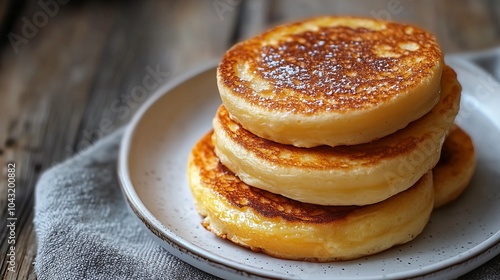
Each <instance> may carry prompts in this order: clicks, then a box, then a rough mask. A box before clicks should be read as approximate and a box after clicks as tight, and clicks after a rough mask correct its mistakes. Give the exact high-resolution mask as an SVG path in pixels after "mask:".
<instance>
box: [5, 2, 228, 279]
mask: <svg viewBox="0 0 500 280" xmlns="http://www.w3.org/2000/svg"><path fill="white" fill-rule="evenodd" d="M39 9H40V8H39V7H38V6H37V5H36V3H34V2H33V3H31V4H30V5H28V6H27V7H26V9H25V10H24V11H23V12H22V13H21V17H26V18H30V17H31V16H32V14H33V13H36V12H37V11H39ZM236 15H237V13H234V12H233V13H226V14H224V17H223V18H222V19H220V17H219V16H218V14H217V12H216V10H215V8H214V7H213V6H212V3H211V2H205V3H203V4H202V3H199V2H198V1H169V2H167V1H162V2H160V1H145V2H142V1H141V2H134V3H132V2H131V3H128V4H127V5H122V4H121V3H113V2H111V3H102V2H94V1H91V2H81V3H75V4H73V5H71V3H70V4H69V5H67V6H61V7H60V10H59V11H58V13H57V14H56V15H54V17H50V19H49V21H48V22H47V23H46V24H44V25H43V26H41V27H40V28H38V30H37V32H36V35H35V36H33V37H32V38H29V40H28V42H27V43H22V44H19V46H18V47H19V48H18V52H17V54H16V53H15V52H14V49H13V48H12V46H9V45H7V46H4V47H3V48H2V49H1V52H0V58H1V60H0V85H1V88H2V90H1V92H0V101H1V102H0V117H1V118H0V120H1V121H0V164H1V165H2V168H3V167H4V166H5V163H6V162H11V161H12V162H16V165H17V177H18V182H19V183H18V187H17V189H16V191H17V196H16V215H18V221H17V230H16V241H17V247H16V258H17V267H16V272H15V273H11V272H8V271H6V268H7V264H6V259H5V256H6V252H7V242H5V241H6V236H7V235H6V234H7V229H6V227H5V224H4V222H5V221H6V219H5V217H6V212H5V210H6V208H5V207H2V209H1V210H0V211H2V212H1V214H2V215H1V224H2V227H1V229H0V233H1V235H0V236H1V237H0V241H1V246H0V256H1V269H0V276H2V278H7V279H16V278H17V279H26V278H29V279H35V278H36V276H35V274H34V271H33V266H32V263H33V261H34V257H35V254H36V238H35V234H34V231H33V224H32V218H33V201H34V197H33V190H34V185H35V183H36V181H37V179H38V177H39V174H40V173H41V172H42V171H43V170H45V169H46V168H48V167H50V166H51V165H53V164H54V163H56V162H60V161H62V160H64V159H65V158H67V157H69V156H71V155H73V154H74V153H76V152H79V151H80V150H81V149H83V148H84V147H86V146H88V145H89V144H90V143H91V142H93V141H94V140H96V138H100V137H103V136H104V135H106V134H109V133H111V132H112V131H113V130H114V129H116V128H117V127H119V126H120V125H123V124H124V123H126V122H128V120H129V119H130V117H131V116H132V114H133V112H134V111H135V110H136V109H137V107H138V106H139V105H140V103H142V102H143V101H144V100H145V98H140V100H138V101H136V100H133V101H134V102H135V103H134V104H133V105H130V113H128V114H126V115H123V114H120V113H122V112H121V111H118V110H113V107H112V104H113V102H114V101H117V100H118V101H120V100H119V99H120V98H121V97H124V98H127V97H129V98H130V94H131V91H132V90H133V89H134V87H136V86H140V85H142V83H143V78H144V76H145V75H147V74H150V72H151V71H156V69H157V67H158V69H159V71H160V72H163V71H166V72H167V73H168V75H166V76H165V79H163V80H161V81H160V82H167V81H168V80H169V79H170V78H172V77H174V76H176V75H179V74H181V73H182V72H183V71H186V70H187V69H190V68H192V67H194V66H196V65H198V64H199V63H201V62H202V61H203V60H210V59H212V58H215V57H218V56H220V55H221V54H222V53H223V52H224V50H225V49H226V48H227V47H228V46H229V45H230V39H229V38H230V37H231V34H232V32H231V30H232V26H231V24H232V23H233V20H234V18H235V17H236ZM22 28H23V22H22V21H21V20H19V22H18V23H17V24H16V26H15V27H14V29H13V32H16V33H17V34H20V35H23V29H22ZM186 32H187V33H186ZM151 69H152V70H151ZM157 74H158V73H157ZM160 78H163V77H162V76H161V75H160ZM153 81H155V80H153ZM152 90H154V89H152ZM148 96H149V95H148ZM120 102H121V101H120ZM129 104H130V103H129ZM102 120H110V121H111V122H112V123H111V125H110V126H109V127H106V129H101V127H102V125H101V123H102ZM96 129H98V130H96ZM89 134H90V136H89V137H87V135H89ZM92 134H93V135H94V136H92ZM85 137H87V138H88V139H87V138H85ZM5 182H6V178H5V176H4V174H3V175H2V181H1V182H0V190H1V194H2V196H1V198H0V205H2V206H3V205H5V202H6V195H4V194H5V193H6V192H5V191H6V184H4V183H5Z"/></svg>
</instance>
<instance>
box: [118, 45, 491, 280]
mask: <svg viewBox="0 0 500 280" xmlns="http://www.w3.org/2000/svg"><path fill="white" fill-rule="evenodd" d="M445 61H446V63H448V62H449V61H452V62H453V64H458V65H462V66H465V70H467V71H474V72H478V73H479V75H486V76H488V77H490V78H491V79H493V80H494V81H495V82H496V80H495V79H494V78H493V77H491V75H490V74H489V73H488V72H486V71H485V70H483V69H481V68H480V67H478V66H476V65H475V64H473V63H471V62H469V61H467V60H465V59H462V58H460V55H450V56H447V57H445ZM218 62H219V60H218V59H213V60H210V61H207V62H205V63H203V64H201V65H199V66H198V67H196V68H193V69H191V70H188V71H186V72H184V73H183V74H181V75H179V76H178V77H176V78H174V79H172V80H170V81H169V82H167V83H165V84H164V85H162V86H161V87H160V88H158V89H157V90H156V91H155V93H154V94H153V95H152V96H151V97H150V98H148V99H147V100H146V102H144V103H143V104H142V105H141V106H140V108H139V109H138V110H137V111H136V112H135V114H134V116H133V117H132V119H131V121H130V123H129V124H128V125H127V126H126V128H125V132H124V135H123V138H122V140H121V142H120V151H119V156H118V164H117V173H118V181H119V185H120V188H121V190H122V193H123V195H124V197H125V200H126V202H127V203H126V204H127V206H128V208H129V209H130V210H131V212H132V213H133V214H134V215H135V216H136V217H137V218H138V219H139V220H140V221H141V224H142V225H143V226H144V227H145V228H146V229H147V231H148V233H149V234H151V235H152V236H153V237H155V239H157V240H156V241H160V245H162V246H164V245H165V243H166V245H168V247H169V248H170V249H173V250H175V252H173V251H171V250H168V248H167V250H168V251H169V252H170V253H172V254H173V255H175V256H177V257H179V258H180V259H181V260H183V261H185V262H187V263H192V261H194V262H196V263H197V264H199V265H200V266H203V267H205V269H202V268H200V266H196V267H197V268H199V269H202V270H204V271H206V272H208V273H211V274H213V275H216V276H221V275H231V276H236V275H237V276H240V277H242V278H248V277H249V276H252V277H258V278H275V277H283V276H282V274H278V273H276V275H273V274H274V273H273V272H272V271H265V272H264V273H260V272H262V271H263V270H260V271H259V270H258V269H254V268H253V267H243V268H238V266H239V265H238V264H237V263H236V264H231V263H227V261H226V260H225V259H223V258H220V257H219V256H216V255H214V253H212V252H210V251H207V250H205V249H202V248H200V250H193V246H190V244H191V243H189V242H188V241H186V240H182V239H181V240H177V239H178V238H177V237H176V236H175V235H174V234H173V232H171V231H170V230H169V229H168V227H167V226H165V225H163V224H162V223H161V222H160V221H159V220H158V219H157V218H156V217H155V216H154V215H153V213H151V212H150V211H149V210H148V209H147V207H146V205H145V204H144V203H143V202H142V201H141V199H140V198H139V195H138V194H137V192H136V189H135V187H134V186H133V184H132V180H131V178H130V174H129V173H128V156H129V152H130V148H131V145H132V139H133V136H134V132H135V130H136V128H137V127H138V124H139V123H140V121H141V120H142V118H143V116H144V115H145V113H146V112H147V111H148V110H149V109H150V108H151V107H152V106H153V105H154V104H155V103H156V102H157V101H158V100H160V99H161V98H163V97H164V96H165V95H168V94H169V93H170V92H171V91H172V90H173V89H174V88H176V87H178V86H180V85H182V84H183V83H185V82H188V81H189V80H191V79H192V78H194V77H196V76H199V75H202V74H203V73H205V72H207V71H213V70H214V68H215V67H216V66H217V64H218ZM467 68H468V69H467ZM499 86H500V85H499ZM499 97H500V96H499ZM499 100H500V98H499ZM492 249H493V250H495V251H494V253H493V254H492V255H493V256H492V257H489V258H486V260H484V261H483V262H481V263H478V264H477V265H476V266H475V267H473V268H471V269H470V270H467V271H471V270H473V269H474V268H477V267H479V266H480V265H482V264H484V263H485V262H487V261H488V260H490V259H492V258H494V257H495V256H496V255H498V254H499V253H500V230H499V231H498V232H496V233H494V234H493V235H491V236H490V237H489V238H487V239H486V240H484V241H483V242H481V243H480V244H478V245H476V246H475V247H473V248H471V249H469V250H467V251H465V252H464V253H463V254H461V256H460V255H458V256H454V257H451V258H448V259H446V260H443V261H440V262H437V263H434V264H432V265H427V266H425V268H424V269H425V271H426V272H425V273H423V274H422V273H419V272H422V268H413V269H410V270H407V271H401V272H395V273H391V274H386V275H385V276H386V277H412V278H413V277H417V278H420V277H426V276H431V275H433V274H436V273H444V272H446V271H450V270H453V268H454V267H457V266H460V265H461V264H463V263H466V262H468V261H470V260H472V259H474V258H479V257H481V256H482V255H483V254H485V253H486V252H488V251H489V250H492ZM459 256H460V257H459ZM205 265H206V266H205ZM206 268H209V269H206ZM221 269H222V271H221ZM219 272H222V273H219ZM228 273H229V274H228ZM356 279H363V278H356Z"/></svg>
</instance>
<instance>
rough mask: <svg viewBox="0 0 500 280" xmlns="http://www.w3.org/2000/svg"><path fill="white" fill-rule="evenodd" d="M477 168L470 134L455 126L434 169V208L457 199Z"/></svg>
mask: <svg viewBox="0 0 500 280" xmlns="http://www.w3.org/2000/svg"><path fill="white" fill-rule="evenodd" d="M475 168H476V153H475V151H474V145H473V143H472V139H471V138H470V136H469V135H468V134H467V133H466V132H465V131H463V130H462V129H461V128H460V127H458V126H454V127H453V128H452V129H451V130H450V133H449V135H448V136H447V137H446V140H445V141H444V144H443V148H442V149H441V157H440V159H439V162H438V163H437V165H436V166H435V167H434V169H432V173H433V174H434V196H435V201H434V208H439V207H441V206H444V205H446V204H448V203H450V202H452V201H454V200H455V199H457V198H458V197H459V196H460V194H462V192H463V191H464V190H465V189H466V188H467V186H468V185H469V183H470V181H471V179H472V175H473V174H474V169H475Z"/></svg>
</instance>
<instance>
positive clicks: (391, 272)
mask: <svg viewBox="0 0 500 280" xmlns="http://www.w3.org/2000/svg"><path fill="white" fill-rule="evenodd" d="M447 62H448V63H449V64H450V65H451V66H452V67H454V68H455V70H456V71H457V72H458V75H459V80H460V82H461V83H462V86H463V97H462V108H461V111H460V114H459V116H458V118H457V122H458V123H459V124H460V125H461V126H462V127H463V128H464V129H465V130H466V131H468V132H469V133H470V134H471V135H472V137H473V139H474V142H475V145H476V148H477V154H478V164H477V170H476V173H475V175H474V178H473V181H472V185H471V186H470V187H469V188H468V189H467V190H466V192H465V193H464V194H463V195H462V196H461V197H460V198H459V199H458V200H457V201H456V202H455V203H453V204H452V205H450V206H448V207H445V208H442V209H439V210H437V211H435V212H434V213H433V214H432V217H431V220H430V223H429V224H428V226H427V227H426V228H425V230H424V232H423V233H422V234H421V235H420V236H419V237H418V238H416V239H415V240H414V241H412V242H410V243H408V244H405V245H402V246H397V247H395V248H392V249H390V250H388V251H385V252H383V253H380V254H376V255H373V256H369V257H366V258H362V259H358V260H353V261H345V262H332V263H309V262H299V261H288V260H281V259H276V258H272V257H268V256H266V255H264V254H260V253H254V252H252V251H249V250H246V249H243V248H240V247H238V246H235V245H233V244H232V243H230V242H227V241H225V240H221V239H219V238H217V237H215V236H214V235H213V234H212V233H210V232H208V231H206V230H205V229H204V228H203V227H202V226H201V225H200V222H201V217H200V216H199V215H198V214H197V212H196V210H195V208H194V206H193V200H192V198H191V193H190V190H189V187H188V183H187V178H186V166H187V158H188V154H189V152H190V149H191V147H192V146H193V145H194V144H195V142H196V141H197V140H198V139H199V138H200V137H201V136H202V135H203V134H205V133H206V132H207V131H209V130H210V129H211V121H212V118H213V116H214V114H215V111H216V108H217V107H218V106H219V104H220V102H221V101H220V99H219V96H218V92H217V87H216V82H215V70H214V65H215V63H212V64H210V65H208V66H205V67H202V68H201V69H199V70H198V71H195V72H192V73H189V74H188V75H186V76H184V77H181V78H179V79H177V80H175V81H173V82H172V83H170V84H169V85H167V86H165V87H164V88H162V89H161V90H160V91H159V92H158V93H157V94H156V95H155V96H153V97H152V98H151V99H150V100H148V102H147V103H146V104H145V105H144V106H143V107H142V108H141V110H140V111H139V112H138V113H137V114H136V115H135V118H134V119H133V121H132V123H131V125H130V126H129V127H128V130H127V131H126V134H125V137H124V139H123V142H122V146H121V151H120V158H119V170H118V172H119V178H120V180H121V184H122V189H123V193H124V194H125V197H126V199H127V200H128V203H129V205H130V207H131V209H132V210H133V212H134V213H135V214H136V215H137V216H138V218H139V219H140V220H141V221H142V222H143V223H144V225H145V226H146V227H147V230H148V231H149V232H150V233H151V234H152V236H153V237H154V238H155V239H156V240H157V241H158V242H159V243H160V244H161V245H162V246H164V247H165V248H166V249H167V250H168V251H170V252H171V253H172V254H174V255H176V256H178V257H179V258H181V259H182V260H184V261H186V262H188V263H190V264H192V265H193V266H195V267H198V268H200V269H202V270H204V271H207V272H209V273H212V274H214V275H217V276H220V277H223V278H230V279H237V278H245V279H246V278H291V279H316V280H319V279H382V278H384V279H385V278H411V277H416V278H425V279H434V278H440V279H442V278H453V277H457V276H459V275H462V274H464V273H466V272H468V271H470V270H472V269H474V268H476V267H478V266H479V265H481V264H483V263H485V262H486V261H487V260H489V259H491V258H493V257H494V256H496V255H498V254H499V253H500V218H499V213H500V168H499V166H500V145H498V143H499V142H498V141H499V139H500V110H499V109H498V108H499V107H500V106H499V105H500V86H499V85H498V84H497V83H496V82H494V81H493V79H492V78H491V77H489V76H488V74H486V73H485V72H483V71H481V69H479V68H477V67H475V66H474V65H472V64H469V63H467V62H465V61H461V60H459V59H454V58H448V59H447Z"/></svg>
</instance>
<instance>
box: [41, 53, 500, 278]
mask: <svg viewBox="0 0 500 280" xmlns="http://www.w3.org/2000/svg"><path fill="white" fill-rule="evenodd" d="M459 56H461V57H463V58H465V59H468V60H469V61H472V62H474V63H476V64H477V65H479V66H480V67H482V68H483V69H485V70H487V71H488V72H490V73H492V74H493V75H494V76H495V77H496V78H497V79H498V80H500V48H499V49H494V50H491V51H487V52H482V53H478V54H463V55H459ZM499 94H500V93H499ZM122 134H123V133H122V131H121V130H120V131H117V132H115V133H113V134H112V135H110V136H108V137H106V138H104V139H102V140H100V141H98V142H97V143H95V145H93V146H92V147H90V148H89V149H88V150H86V151H84V152H82V153H80V154H78V155H77V156H75V157H73V158H71V159H69V160H67V161H65V162H64V163H62V164H59V165H57V166H54V167H53V168H51V169H50V170H48V171H46V172H45V173H44V174H43V176H42V177H41V179H40V181H39V182H38V184H37V186H36V200H35V220H34V223H35V230H36V234H37V238H38V252H37V257H36V262H35V270H36V273H37V276H38V278H39V279H42V280H43V279H215V277H213V276H211V275H208V274H206V273H204V272H202V271H200V270H198V269H196V268H194V267H192V266H190V265H188V264H186V263H184V262H182V261H180V260H179V259H177V258H176V257H174V256H172V255H171V254H169V253H168V252H167V251H166V250H164V249H163V248H162V247H161V246H159V245H158V244H157V243H155V241H154V240H153V239H151V238H150V236H149V235H148V234H147V232H146V230H145V229H144V228H143V226H142V225H141V224H140V222H139V221H138V219H137V218H136V217H134V216H133V215H132V214H131V213H130V212H129V210H128V209H127V206H126V203H125V200H124V198H123V196H122V194H121V191H120V188H119V185H118V180H117V175H116V159H117V155H118V147H119V142H120V139H121V136H122ZM462 278H463V279H500V256H497V257H495V258H494V259H493V260H491V261H490V262H488V263H487V264H485V265H483V266H481V267H480V268H478V269H476V270H474V271H472V272H471V273H469V274H467V275H465V276H463V277H461V279H462Z"/></svg>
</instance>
